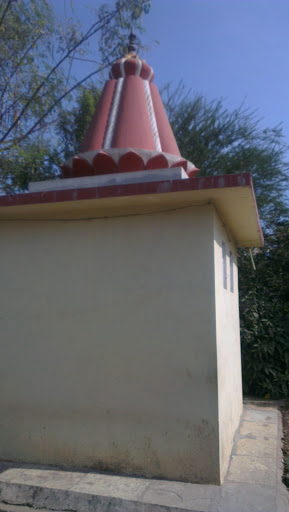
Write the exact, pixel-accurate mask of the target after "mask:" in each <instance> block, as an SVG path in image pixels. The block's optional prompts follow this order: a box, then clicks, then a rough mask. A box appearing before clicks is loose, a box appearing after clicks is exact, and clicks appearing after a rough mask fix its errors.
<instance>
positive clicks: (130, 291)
mask: <svg viewBox="0 0 289 512" xmlns="http://www.w3.org/2000/svg"><path fill="white" fill-rule="evenodd" d="M153 80H154V72H153V70H152V68H151V67H150V66H149V64H147V63H146V62H145V61H144V60H141V59H140V58H139V57H138V56H137V54H136V52H135V47H134V35H133V34H131V35H130V41H129V46H128V53H127V54H126V55H125V56H124V57H123V58H121V59H119V60H117V61H116V62H115V63H114V64H113V65H112V67H111V70H110V73H109V79H108V81H107V82H106V84H105V86H104V89H103V91H102V95H101V97H100V100H99V103H98V106H97V108H96V112H95V114H94V116H93V119H92V121H91V124H90V127H89V129H88V131H87V134H86V136H85V139H84V141H83V143H82V147H81V149H80V153H79V154H77V155H71V158H70V159H69V160H68V161H67V162H65V163H63V165H62V166H61V177H59V178H56V179H54V180H49V181H42V182H33V183H30V185H29V191H28V192H27V193H24V194H16V195H13V196H2V197H0V231H1V242H2V243H1V252H0V261H1V268H2V270H3V275H2V278H1V279H2V281H1V292H2V293H1V306H0V307H1V320H0V322H1V341H2V351H1V358H0V375H1V382H2V385H1V396H0V406H1V415H2V416H1V422H0V439H1V441H2V446H1V450H0V460H9V461H19V462H29V463H43V464H53V465H60V466H62V467H63V466H65V467H85V468H93V469H95V470H102V471H112V472H114V473H117V474H121V475H139V476H145V477H155V478H163V479H170V480H181V481H184V482H196V483H222V481H223V479H224V476H225V474H226V471H227V467H228V462H229V457H230V454H231V449H232V444H233V437H234V434H235V432H236V429H237V428H238V425H239V421H240V416H241V413H242V383H241V358H240V329H239V308H238V270H237V248H238V247H248V248H250V247H259V246H261V245H262V244H263V238H262V231H261V228H260V224H259V218H258V211H257V207H256V202H255V196H254V190H253V185H252V180H251V176H250V174H247V173H243V174H233V172H234V169H232V174H230V175H222V174H221V170H220V175H216V176H212V177H201V176H200V177H198V169H197V168H196V167H195V165H194V164H193V163H192V162H189V161H187V160H186V158H184V155H181V154H180V152H179V149H178V145H177V143H176V140H175V137H174V135H173V132H172V129H171V126H170V123H169V121H168V118H167V115H166V112H165V109H164V106H163V103H162V100H161V97H160V94H159V91H158V88H157V86H156V85H155V84H154V82H153ZM195 163H196V165H198V162H195Z"/></svg>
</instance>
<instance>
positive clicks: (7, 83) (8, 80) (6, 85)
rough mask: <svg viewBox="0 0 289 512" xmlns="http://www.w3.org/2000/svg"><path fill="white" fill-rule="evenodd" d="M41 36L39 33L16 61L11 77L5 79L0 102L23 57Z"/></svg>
mask: <svg viewBox="0 0 289 512" xmlns="http://www.w3.org/2000/svg"><path fill="white" fill-rule="evenodd" d="M41 36H42V34H41V33H40V34H39V35H38V36H37V37H36V39H34V41H33V43H32V44H31V45H30V46H29V48H27V50H26V52H25V53H24V54H23V55H22V57H21V59H20V60H19V61H18V63H17V64H16V65H15V68H14V69H13V71H12V73H11V75H10V76H9V78H8V79H7V81H6V84H5V86H4V89H3V91H2V94H1V96H0V101H1V100H2V98H3V97H4V94H5V92H6V91H7V87H8V85H9V82H10V80H11V79H12V78H13V76H14V75H15V73H16V72H17V70H18V68H19V67H20V66H21V64H22V62H23V60H24V59H25V57H26V56H27V54H28V53H29V52H30V51H31V50H32V48H33V46H34V45H35V44H36V43H37V41H38V40H39V39H40V37H41Z"/></svg>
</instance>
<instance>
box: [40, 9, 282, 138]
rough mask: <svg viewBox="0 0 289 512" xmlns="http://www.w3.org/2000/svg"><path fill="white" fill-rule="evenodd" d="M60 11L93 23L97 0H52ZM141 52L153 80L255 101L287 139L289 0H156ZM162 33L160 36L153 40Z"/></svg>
mask: <svg viewBox="0 0 289 512" xmlns="http://www.w3.org/2000/svg"><path fill="white" fill-rule="evenodd" d="M50 3H51V4H53V6H54V7H55V10H56V13H57V15H58V16H60V17H63V16H64V15H65V16H67V15H71V14H72V15H73V16H74V17H76V18H79V19H80V21H81V22H82V23H83V24H84V26H86V27H88V26H89V24H90V23H91V22H92V21H93V20H92V18H91V11H90V9H89V7H90V6H91V7H97V6H98V5H99V4H100V2H97V1H95V0H94V1H93V0H51V1H50ZM144 27H145V29H146V32H145V34H144V35H143V36H142V41H143V44H144V45H145V46H146V47H148V50H147V51H146V52H145V53H143V55H141V56H142V57H143V58H145V59H146V60H147V61H148V63H149V64H150V65H151V66H152V67H153V68H154V70H155V83H156V84H157V85H158V87H159V88H161V87H162V86H163V85H164V84H166V83H167V82H172V83H173V84H174V85H177V84H178V83H179V81H180V80H182V81H183V83H184V85H185V86H186V87H187V88H188V89H190V90H191V91H192V94H193V93H203V94H204V95H205V96H206V97H207V98H209V99H214V98H220V97H222V98H224V99H225V104H226V106H227V107H228V108H229V109H231V108H234V107H238V106H239V105H240V104H241V103H242V102H243V101H244V100H245V101H246V105H247V106H248V107H251V108H253V109H258V111H259V115H260V117H262V118H263V121H262V124H263V125H264V126H270V127H272V126H275V125H276V124H279V123H282V124H283V127H284V133H285V135H286V138H287V141H288V143H289V63H288V56H289V0H152V7H151V11H150V13H149V14H148V15H147V16H145V17H144ZM154 40H158V41H159V43H160V44H155V43H154V42H153V41H154Z"/></svg>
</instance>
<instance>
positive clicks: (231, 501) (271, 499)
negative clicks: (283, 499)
mask: <svg viewBox="0 0 289 512" xmlns="http://www.w3.org/2000/svg"><path fill="white" fill-rule="evenodd" d="M275 494H276V491H275V488H274V487H266V486H264V485H247V484H235V483H228V484H225V485H224V486H223V489H222V491H221V496H220V501H219V502H218V503H215V505H214V507H213V508H212V512H276V509H275V501H276V496H275Z"/></svg>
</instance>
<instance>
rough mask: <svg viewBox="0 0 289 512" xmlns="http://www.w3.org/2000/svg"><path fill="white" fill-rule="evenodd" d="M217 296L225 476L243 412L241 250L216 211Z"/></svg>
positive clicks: (222, 444) (222, 454) (220, 418)
mask: <svg viewBox="0 0 289 512" xmlns="http://www.w3.org/2000/svg"><path fill="white" fill-rule="evenodd" d="M222 242H225V244H226V260H227V265H226V266H227V289H225V288H224V286H223V256H222ZM230 251H231V252H232V254H233V261H234V263H233V281H234V291H233V292H232V291H231V289H230ZM215 295H216V332H217V360H218V407H219V429H220V470H221V479H223V478H224V476H225V474H226V471H227V468H228V463H229V457H230V454H231V450H232V446H233V437H234V434H235V431H236V429H237V428H238V425H239V420H240V416H241V413H242V377H241V354H240V327H239V295H238V268H237V251H236V247H235V245H234V243H232V242H231V241H230V240H229V238H228V236H227V233H226V230H225V227H224V225H223V223H222V222H221V220H220V218H219V216H218V214H217V213H216V214H215Z"/></svg>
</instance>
